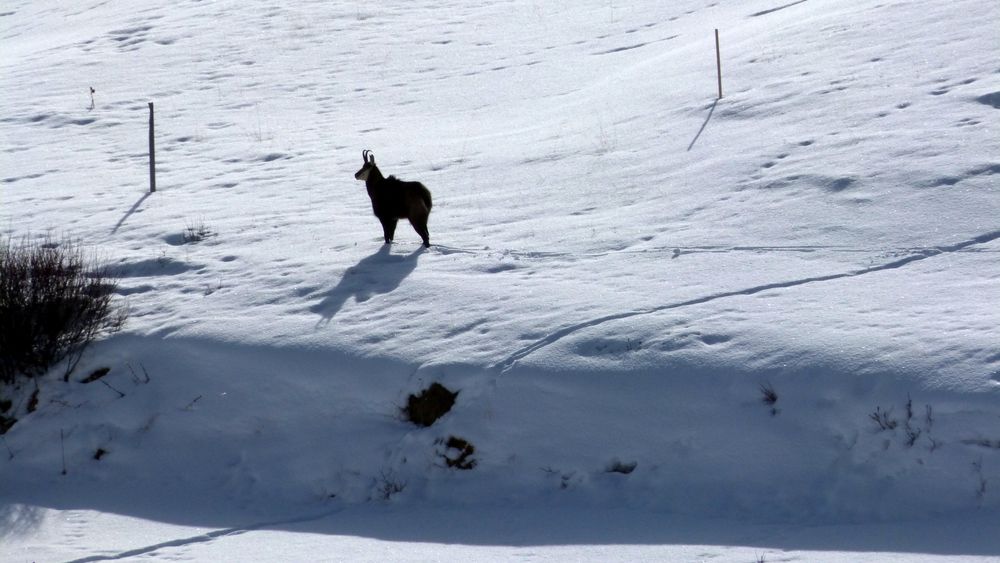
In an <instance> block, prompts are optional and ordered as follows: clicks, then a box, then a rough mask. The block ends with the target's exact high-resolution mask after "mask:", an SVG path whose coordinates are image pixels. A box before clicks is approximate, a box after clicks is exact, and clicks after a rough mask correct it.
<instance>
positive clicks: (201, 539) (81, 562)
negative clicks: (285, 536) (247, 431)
mask: <svg viewBox="0 0 1000 563" xmlns="http://www.w3.org/2000/svg"><path fill="white" fill-rule="evenodd" d="M336 512H338V511H337V510H329V511H326V512H321V513H319V514H313V515H310V516H301V517H299V518H289V519H286V520H275V521H271V522H260V523H258V524H248V525H246V526H238V527H235V528H223V529H221V530H213V531H211V532H208V533H205V534H198V535H197V536H191V537H187V538H180V539H176V540H169V541H165V542H161V543H157V544H153V545H147V546H144V547H137V548H135V549H129V550H127V551H122V552H120V553H115V554H113V555H92V556H89V557H83V558H80V559H73V560H72V561H69V562H68V563H90V562H92V561H115V560H118V559H126V558H129V557H137V556H140V555H148V554H150V553H154V552H156V551H159V550H161V549H165V548H168V547H183V546H186V545H192V544H196V543H208V542H211V541H214V540H216V539H218V538H223V537H226V536H238V535H240V534H243V533H246V532H252V531H254V530H260V529H262V528H268V527H272V526H282V525H285V524H301V523H303V522H312V521H314V520H320V519H322V518H326V517H327V516H330V515H332V514H335V513H336Z"/></svg>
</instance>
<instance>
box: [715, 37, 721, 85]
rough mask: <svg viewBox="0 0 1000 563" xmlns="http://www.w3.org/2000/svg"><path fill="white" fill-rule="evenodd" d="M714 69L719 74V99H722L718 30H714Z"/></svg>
mask: <svg viewBox="0 0 1000 563" xmlns="http://www.w3.org/2000/svg"><path fill="white" fill-rule="evenodd" d="M715 71H716V73H717V74H718V76H719V99H720V100H721V99H722V55H721V54H720V53H719V30H718V29H716V30H715Z"/></svg>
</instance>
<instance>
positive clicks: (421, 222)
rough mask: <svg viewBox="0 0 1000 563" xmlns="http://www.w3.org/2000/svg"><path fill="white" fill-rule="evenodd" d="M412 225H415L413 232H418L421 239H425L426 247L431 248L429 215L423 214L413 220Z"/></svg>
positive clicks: (411, 220)
mask: <svg viewBox="0 0 1000 563" xmlns="http://www.w3.org/2000/svg"><path fill="white" fill-rule="evenodd" d="M410 224H411V225H413V230H415V231H417V234H418V235H420V238H422V239H424V246H426V247H430V245H431V234H430V232H429V231H428V230H427V215H424V214H421V215H417V216H415V217H413V218H411V219H410Z"/></svg>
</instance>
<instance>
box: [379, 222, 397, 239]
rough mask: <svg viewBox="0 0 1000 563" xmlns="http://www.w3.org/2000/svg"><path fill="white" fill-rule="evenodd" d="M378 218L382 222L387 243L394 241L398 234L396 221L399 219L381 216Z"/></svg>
mask: <svg viewBox="0 0 1000 563" xmlns="http://www.w3.org/2000/svg"><path fill="white" fill-rule="evenodd" d="M378 220H379V221H381V222H382V234H384V235H385V243H386V244H389V243H390V242H392V237H393V236H395V234H396V222H397V221H399V220H398V219H396V218H395V217H393V218H386V219H383V218H381V217H379V219H378Z"/></svg>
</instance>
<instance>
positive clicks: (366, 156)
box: [361, 149, 372, 164]
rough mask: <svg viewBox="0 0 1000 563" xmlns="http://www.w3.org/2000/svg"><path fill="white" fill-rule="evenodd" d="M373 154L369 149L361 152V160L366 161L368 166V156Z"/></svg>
mask: <svg viewBox="0 0 1000 563" xmlns="http://www.w3.org/2000/svg"><path fill="white" fill-rule="evenodd" d="M371 152H372V151H370V150H368V149H365V150H363V151H361V159H362V160H364V161H365V164H368V155H369V154H371Z"/></svg>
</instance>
